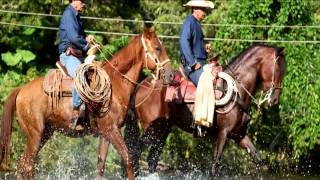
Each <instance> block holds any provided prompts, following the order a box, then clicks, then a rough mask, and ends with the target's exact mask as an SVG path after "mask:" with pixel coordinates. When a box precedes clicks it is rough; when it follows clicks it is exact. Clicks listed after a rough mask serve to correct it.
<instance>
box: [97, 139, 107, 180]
mask: <svg viewBox="0 0 320 180" xmlns="http://www.w3.org/2000/svg"><path fill="white" fill-rule="evenodd" d="M108 148H109V141H107V140H106V139H105V138H104V137H102V136H100V143H99V150H98V151H99V157H98V164H97V180H102V178H103V173H104V167H105V162H106V158H107V155H108Z"/></svg>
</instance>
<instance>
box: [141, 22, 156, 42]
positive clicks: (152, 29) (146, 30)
mask: <svg viewBox="0 0 320 180" xmlns="http://www.w3.org/2000/svg"><path fill="white" fill-rule="evenodd" d="M155 31H156V27H155V26H154V25H152V26H147V25H145V27H144V31H143V33H144V34H145V36H146V37H147V38H148V39H149V38H150V34H151V33H154V32H155Z"/></svg>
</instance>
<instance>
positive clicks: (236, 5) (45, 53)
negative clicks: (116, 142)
mask: <svg viewBox="0 0 320 180" xmlns="http://www.w3.org/2000/svg"><path fill="white" fill-rule="evenodd" d="M63 2H64V3H62V1H61V0H46V1H37V0H28V1H27V0H12V1H4V0H0V10H1V11H0V19H1V20H0V22H1V23H0V24H1V25H0V35H1V36H0V54H1V56H0V84H1V85H0V104H1V105H0V111H1V112H2V105H3V102H4V100H5V98H6V96H7V95H8V93H9V92H10V91H11V90H12V89H13V88H14V87H17V86H19V85H21V84H24V83H26V82H29V81H31V80H32V79H34V78H35V77H37V76H39V75H43V74H44V73H45V72H46V71H47V69H48V68H52V67H54V63H55V60H56V59H57V58H58V48H57V44H58V39H57V37H58V36H57V35H58V34H57V31H56V30H54V29H53V30H51V29H46V28H44V29H43V28H32V27H21V26H17V24H24V25H33V26H42V27H54V28H57V27H58V24H59V17H55V16H52V17H47V16H41V15H38V16H35V15H23V14H16V13H9V12H4V10H10V11H23V12H36V13H43V14H52V15H57V14H62V12H63V10H64V8H65V6H66V4H67V1H63ZM87 2H88V6H89V8H88V10H87V11H86V12H85V13H84V16H91V17H104V18H117V19H131V20H154V21H156V22H174V23H173V24H162V23H158V24H157V31H158V35H163V36H175V37H176V36H178V35H179V31H180V24H178V23H181V22H182V21H183V19H184V17H185V16H186V15H187V14H188V13H190V10H189V9H188V8H185V7H183V6H182V4H184V3H186V2H187V1H186V0H178V1H174V0H158V1H151V0H134V1H132V0H117V1H108V0H100V1H95V0H88V1H87ZM215 4H216V8H215V9H214V10H213V12H212V13H211V14H210V15H209V16H208V17H207V18H206V20H205V22H204V23H205V24H211V25H204V26H203V27H204V32H205V34H206V36H207V37H208V38H215V40H212V39H209V40H210V43H211V44H212V47H213V52H212V54H211V56H213V55H216V54H221V55H222V56H221V57H222V58H221V60H220V61H221V63H223V64H227V63H228V62H229V61H230V60H231V59H232V57H234V56H236V55H237V54H239V53H240V52H241V51H242V50H243V49H245V48H246V47H248V46H249V45H251V44H253V43H255V41H250V40H263V41H264V42H263V43H265V44H271V45H276V46H282V47H285V57H286V62H287V66H288V72H287V75H286V77H285V79H284V82H283V84H282V87H283V89H282V95H281V102H280V106H279V107H278V108H274V109H266V108H264V107H263V108H262V111H261V113H259V114H258V113H257V112H256V108H257V107H256V106H254V105H253V107H252V110H253V115H252V121H251V124H250V126H249V134H250V136H251V137H252V139H253V140H254V142H255V144H256V145H257V148H258V149H260V150H261V151H262V154H263V156H264V157H265V158H266V159H267V161H268V167H269V170H273V171H280V169H283V168H284V169H286V170H288V171H291V170H295V171H297V172H299V171H304V172H312V171H310V170H314V171H313V172H316V173H319V170H318V169H319V164H320V160H319V159H320V158H319V157H317V156H316V155H317V153H319V147H320V146H319V145H320V105H319V102H320V98H319V95H320V94H319V92H320V80H319V79H320V54H319V53H320V46H319V43H320V37H319V31H320V26H319V25H320V22H319V21H320V11H319V10H320V1H309V0H281V1H280V0H219V1H217V2H215ZM83 21H84V25H85V27H86V29H87V30H91V31H90V32H89V33H92V34H94V35H95V37H96V38H97V39H98V41H99V42H100V43H102V44H104V45H105V46H104V47H103V52H104V53H103V55H101V56H100V57H99V59H104V58H109V57H110V56H112V54H114V53H115V52H116V51H117V50H118V49H119V48H120V47H122V46H124V45H125V44H126V43H127V42H128V40H129V39H130V37H128V36H119V35H112V34H107V33H99V32H100V31H104V32H121V33H128V34H137V33H140V32H141V30H142V28H143V23H142V22H141V21H130V22H129V21H108V20H90V19H83ZM4 22H5V23H11V25H8V24H5V23H4ZM176 23H177V24H176ZM14 24H16V25H14ZM212 24H215V25H212ZM219 24H224V25H226V24H229V25H230V26H221V25H219ZM235 24H237V25H255V26H235ZM264 25H267V26H264ZM306 26H309V27H306ZM311 26H312V27H311ZM94 31H99V32H94ZM175 37H174V38H165V37H163V38H161V40H162V41H163V43H164V45H165V47H166V49H167V51H168V52H169V55H170V59H171V60H172V62H173V63H174V64H175V65H177V64H178V39H177V38H175ZM243 40H247V41H243ZM266 41H267V42H266ZM309 41H312V42H309ZM14 132H15V134H14V136H13V143H12V145H13V149H14V151H13V152H14V153H13V161H12V167H13V168H14V167H15V163H16V162H17V159H18V157H19V155H20V154H21V152H22V150H23V146H24V139H23V138H22V135H21V132H20V131H19V128H18V126H17V125H15V128H14ZM62 142H63V143H62ZM61 144H65V145H64V146H63V147H62V146H61ZM82 147H86V148H85V149H83V148H82ZM96 147H97V143H96V139H95V138H93V137H86V138H85V139H83V140H81V139H79V140H75V139H71V138H66V137H63V136H61V135H59V134H57V135H56V136H55V137H54V138H53V140H52V141H50V142H49V143H48V144H47V145H46V146H45V147H44V149H43V150H42V151H41V153H40V154H41V161H40V162H39V164H38V171H40V172H42V171H44V170H51V169H53V168H55V167H56V165H57V163H58V162H59V163H64V164H65V165H66V167H69V166H72V167H73V168H79V167H80V165H79V164H77V163H79V162H80V161H79V162H74V161H73V160H72V158H73V157H74V156H72V155H76V154H79V156H81V157H82V158H81V163H82V164H81V167H84V169H86V170H87V171H83V172H82V173H90V172H94V169H95V163H96V159H97V155H96V154H95V152H96ZM59 149H60V150H59ZM226 149H227V151H226V154H225V157H224V158H225V160H224V163H226V164H229V165H231V166H234V167H236V168H238V169H240V170H239V171H242V172H244V171H247V170H248V169H249V170H250V168H251V170H252V171H254V170H255V169H254V168H253V166H252V165H251V162H250V158H249V157H248V156H247V155H246V152H244V151H242V150H238V148H237V147H236V145H235V144H234V143H232V142H230V143H229V144H228V146H227V148H226ZM211 151H212V142H211V141H210V140H200V139H193V138H192V135H190V134H186V133H183V132H181V131H179V130H177V129H175V130H174V131H173V133H172V134H171V135H170V136H169V138H168V139H167V145H166V147H165V152H164V154H163V156H162V160H163V162H165V163H166V164H167V165H169V166H170V167H172V168H178V169H179V168H180V169H185V168H186V167H189V168H191V165H193V164H195V165H198V167H208V165H210V161H208V159H210V158H211V153H212V152H211ZM200 152H201V153H200ZM59 154H62V156H59ZM111 161H112V162H115V163H116V164H121V163H120V162H119V158H118V155H117V154H116V153H115V152H113V151H112V153H111V155H110V157H109V162H111ZM243 162H247V163H243ZM70 163H72V164H70ZM309 165H310V166H309ZM110 167H111V169H110ZM108 168H109V169H108V172H113V171H114V172H115V171H117V170H118V169H119V166H115V165H110V164H108ZM88 169H90V172H89V171H88ZM291 172H292V171H291ZM53 174H54V172H53ZM0 177H1V176H0Z"/></svg>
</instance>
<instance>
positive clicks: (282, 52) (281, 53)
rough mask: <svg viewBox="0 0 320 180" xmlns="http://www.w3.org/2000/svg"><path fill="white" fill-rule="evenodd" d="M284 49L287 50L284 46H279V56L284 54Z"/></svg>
mask: <svg viewBox="0 0 320 180" xmlns="http://www.w3.org/2000/svg"><path fill="white" fill-rule="evenodd" d="M284 51H285V49H284V47H279V48H278V56H279V55H284Z"/></svg>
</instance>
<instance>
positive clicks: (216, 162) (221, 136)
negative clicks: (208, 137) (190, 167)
mask: <svg viewBox="0 0 320 180" xmlns="http://www.w3.org/2000/svg"><path fill="white" fill-rule="evenodd" d="M228 133H229V131H228V130H227V129H222V130H219V132H218V138H217V141H216V145H215V147H214V153H213V165H212V169H211V175H212V176H218V175H219V171H220V166H221V164H220V163H221V157H222V153H223V149H224V146H225V144H226V142H227V136H228Z"/></svg>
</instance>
